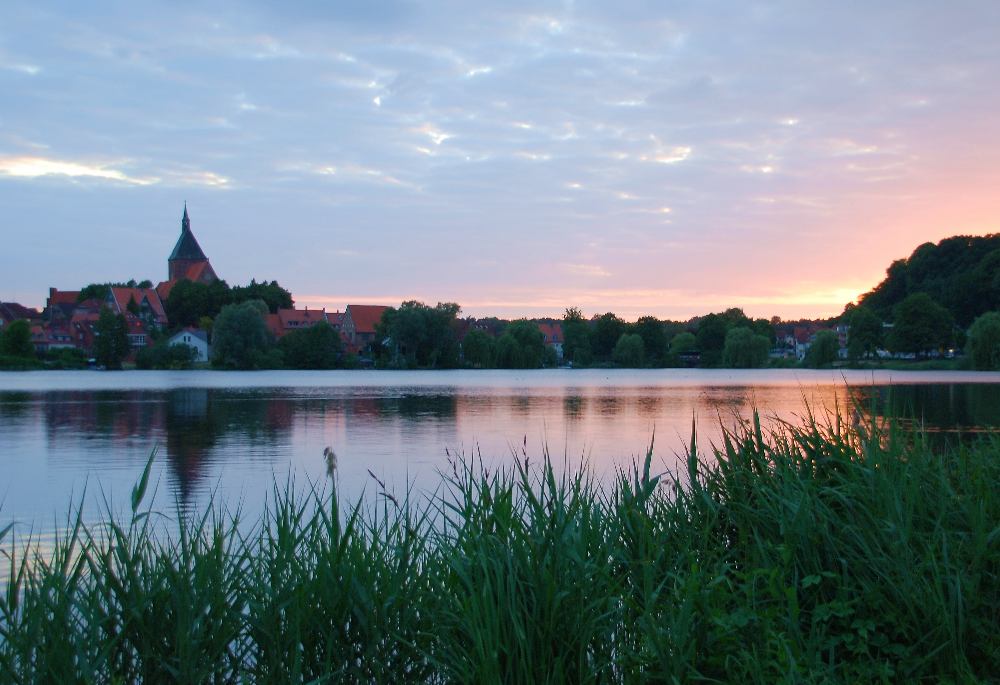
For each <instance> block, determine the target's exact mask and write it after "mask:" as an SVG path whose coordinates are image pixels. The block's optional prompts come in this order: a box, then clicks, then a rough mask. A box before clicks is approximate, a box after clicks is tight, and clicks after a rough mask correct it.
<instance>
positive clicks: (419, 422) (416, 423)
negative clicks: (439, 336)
mask: <svg viewBox="0 0 1000 685" xmlns="http://www.w3.org/2000/svg"><path fill="white" fill-rule="evenodd" d="M852 397H853V398H860V400H861V402H862V405H863V406H865V407H874V410H875V411H876V412H878V413H884V412H886V411H891V412H895V413H897V414H900V413H901V414H905V415H906V416H910V417H914V418H916V419H918V420H921V421H923V422H924V424H925V425H926V426H927V427H928V428H930V429H932V430H934V431H938V432H942V433H944V434H948V435H952V434H957V433H965V434H968V433H972V432H975V431H980V430H984V429H988V428H989V427H991V426H997V425H1000V374H996V373H974V372H968V373H966V372H933V371H928V372H899V371H893V372H876V373H872V372H870V371H869V372H852V371H846V372H844V371H806V370H747V371H743V370H704V369H664V370H604V369H600V370H598V369H591V370H568V369H559V370H543V371H416V372H403V371H400V372H395V371H328V372H293V371H266V372H213V371H188V372H162V371H128V372H118V373H106V372H98V371H74V372H29V373H3V374H0V468H2V471H0V473H2V477H0V503H2V504H0V528H3V527H4V526H5V525H6V524H7V523H9V522H11V521H14V522H17V525H18V530H19V531H20V532H21V533H27V532H29V531H33V532H34V533H35V534H38V535H41V536H43V537H44V536H45V535H47V534H50V533H51V532H52V531H54V530H57V529H59V528H61V527H63V525H64V524H65V519H66V515H67V512H68V511H69V509H70V505H71V504H72V503H75V502H79V501H80V500H81V498H83V495H84V492H85V491H86V497H85V498H83V499H84V513H85V516H86V517H87V518H88V519H93V518H94V517H96V516H97V514H98V513H99V510H100V508H101V506H102V501H103V500H104V499H105V498H107V499H108V500H110V501H112V502H113V503H115V505H116V506H117V507H118V508H124V507H127V505H128V500H129V494H130V490H131V488H132V486H133V484H134V483H135V482H136V480H137V479H138V477H139V476H140V474H141V472H142V469H143V466H144V464H145V463H146V460H147V458H148V457H149V454H150V452H151V451H152V450H154V449H155V450H156V452H157V457H156V460H155V462H154V469H153V477H152V482H153V484H154V486H155V488H156V500H155V504H156V507H157V508H158V509H160V510H162V511H165V512H172V511H174V510H175V507H174V505H175V503H176V504H179V505H180V507H181V509H184V510H190V509H192V508H193V509H195V510H197V509H199V508H201V507H203V506H204V504H205V503H206V502H207V501H208V500H209V498H210V497H212V496H215V497H216V498H218V499H219V500H221V501H225V502H226V503H228V504H235V503H241V504H242V506H243V509H244V511H245V512H246V513H247V514H248V515H251V516H252V515H253V514H255V513H259V511H260V507H261V503H262V502H263V501H264V500H265V498H266V497H267V496H268V494H269V493H271V492H272V488H273V485H274V483H275V480H277V482H278V484H279V486H282V485H284V484H285V483H286V481H287V479H289V478H294V479H295V483H296V486H297V487H306V486H307V485H308V484H309V483H315V484H318V485H320V486H322V485H323V484H325V483H326V479H327V475H326V462H325V460H324V459H323V456H322V455H323V450H324V448H325V447H328V446H329V447H331V448H332V449H333V450H334V451H335V452H336V454H337V455H338V462H337V472H336V473H337V478H338V482H339V487H340V488H341V491H342V493H344V494H345V495H346V496H347V497H348V498H350V499H352V500H353V499H355V498H357V497H360V496H362V495H363V493H367V494H368V495H371V493H372V492H374V491H375V489H376V486H375V481H374V480H373V479H372V477H371V476H370V475H369V473H368V472H369V471H371V472H372V473H373V474H375V476H377V477H378V478H379V479H382V480H384V481H385V483H386V486H387V488H389V489H390V490H392V491H393V492H395V493H396V494H397V495H400V494H402V493H404V492H405V491H406V490H407V487H408V486H409V487H411V488H412V489H413V490H415V491H417V492H421V493H425V492H429V491H431V490H432V489H433V488H434V487H436V486H438V485H439V484H440V482H441V481H440V478H439V475H438V472H439V470H447V468H448V458H449V457H448V455H449V454H450V455H455V454H465V455H472V454H475V455H477V458H478V456H479V455H481V457H482V459H483V460H484V461H485V462H486V463H487V464H491V465H495V464H499V463H503V462H504V461H508V460H509V459H510V458H511V455H512V454H514V453H516V454H521V452H522V450H525V451H526V453H527V454H528V456H529V457H530V458H531V459H532V460H533V461H537V460H538V459H539V458H540V457H541V455H542V454H543V450H544V449H545V448H546V447H547V449H548V450H549V452H550V453H551V454H552V455H553V456H554V457H555V458H556V459H557V460H558V461H559V462H562V461H563V459H566V460H567V461H568V462H569V463H571V464H579V463H580V462H581V461H582V460H586V461H587V462H588V463H589V464H590V466H591V467H592V468H593V470H594V471H595V473H596V474H597V475H598V476H601V477H603V476H606V475H608V474H610V473H613V471H614V469H615V468H617V467H620V466H627V465H629V464H631V462H632V460H633V459H635V458H637V457H638V458H641V456H642V455H644V454H645V452H646V450H647V448H648V447H649V445H650V443H651V441H653V438H654V432H655V442H654V444H653V451H654V463H655V464H656V465H657V466H658V468H661V469H664V468H672V467H674V465H675V463H676V462H675V457H676V455H677V454H678V453H680V452H681V451H682V450H683V448H684V445H685V444H686V443H687V441H688V440H689V439H690V434H691V423H692V419H695V420H696V421H697V423H698V426H699V437H700V439H701V440H702V442H703V444H704V443H707V442H708V441H709V440H712V439H717V438H718V436H719V434H720V433H719V430H720V429H719V426H720V423H724V424H731V423H732V422H733V420H734V418H735V417H737V416H743V417H746V416H749V415H750V413H751V412H752V410H753V408H754V407H756V408H758V409H759V410H760V411H761V413H762V414H763V415H764V416H765V417H767V418H768V419H770V420H773V419H774V418H779V419H785V420H796V416H801V415H803V414H804V413H805V411H806V407H807V405H808V406H811V407H813V408H814V409H815V410H817V411H822V410H823V409H825V408H830V409H832V408H833V407H835V406H838V405H839V406H841V407H844V406H847V404H848V403H849V402H850V401H851V398H852Z"/></svg>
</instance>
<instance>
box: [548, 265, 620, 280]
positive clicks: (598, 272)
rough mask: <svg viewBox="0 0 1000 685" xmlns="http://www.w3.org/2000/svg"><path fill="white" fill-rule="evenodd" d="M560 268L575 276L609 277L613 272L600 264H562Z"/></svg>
mask: <svg viewBox="0 0 1000 685" xmlns="http://www.w3.org/2000/svg"><path fill="white" fill-rule="evenodd" d="M559 268H560V269H562V270H563V271H565V272H567V273H570V274H573V275H575V276H589V277H593V278H608V277H609V276H611V272H610V271H608V270H607V269H605V268H604V267H603V266H600V265H599V264H560V265H559Z"/></svg>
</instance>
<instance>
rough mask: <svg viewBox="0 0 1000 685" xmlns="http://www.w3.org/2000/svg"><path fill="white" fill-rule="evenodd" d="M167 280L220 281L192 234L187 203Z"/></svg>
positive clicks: (169, 264) (169, 265)
mask: <svg viewBox="0 0 1000 685" xmlns="http://www.w3.org/2000/svg"><path fill="white" fill-rule="evenodd" d="M167 278H168V279H169V280H170V281H179V280H184V279H187V280H190V281H196V282H199V283H212V282H213V281H217V280H218V276H216V275H215V271H214V270H213V269H212V265H211V264H210V263H209V261H208V257H206V256H205V253H204V252H202V249H201V245H199V244H198V241H197V240H196V239H195V237H194V233H192V232H191V219H190V218H189V217H188V210H187V203H186V202H185V203H184V216H183V217H182V218H181V237H180V238H178V239H177V244H176V245H174V251H173V252H171V253H170V257H169V258H168V259H167Z"/></svg>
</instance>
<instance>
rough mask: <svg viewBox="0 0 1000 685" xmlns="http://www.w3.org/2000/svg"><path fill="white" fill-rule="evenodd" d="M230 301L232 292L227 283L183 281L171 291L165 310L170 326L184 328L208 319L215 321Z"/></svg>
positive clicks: (176, 284)
mask: <svg viewBox="0 0 1000 685" xmlns="http://www.w3.org/2000/svg"><path fill="white" fill-rule="evenodd" d="M230 300H231V291H230V289H229V286H228V285H227V284H226V282H225V281H214V282H212V283H196V282H195V281H188V280H183V281H178V282H177V283H175V284H174V287H173V288H171V289H170V296H169V297H167V301H166V302H165V303H164V308H165V309H166V312H167V318H168V319H169V320H170V325H171V326H173V327H174V328H184V327H185V326H197V325H199V324H200V322H201V319H203V318H206V317H207V318H210V319H214V318H215V317H216V316H218V314H219V312H220V311H222V308H223V307H224V306H226V305H227V304H230Z"/></svg>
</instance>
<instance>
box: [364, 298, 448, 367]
mask: <svg viewBox="0 0 1000 685" xmlns="http://www.w3.org/2000/svg"><path fill="white" fill-rule="evenodd" d="M460 311H461V307H459V306H458V305H457V304H455V303H453V302H438V303H437V305H436V306H434V307H430V306H428V305H426V304H424V303H423V302H417V301H415V300H410V301H407V302H403V303H402V304H401V305H400V306H399V308H398V309H394V308H390V309H387V310H386V311H385V313H384V314H383V315H382V320H381V321H380V322H379V324H378V325H377V326H376V339H378V340H382V339H386V338H388V339H389V341H390V348H391V355H392V357H393V359H392V360H391V362H390V363H391V364H392V365H393V366H397V367H399V366H402V367H421V368H453V367H455V366H457V365H458V356H459V344H458V338H457V336H456V334H455V329H456V326H457V321H458V313H459V312H460Z"/></svg>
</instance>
